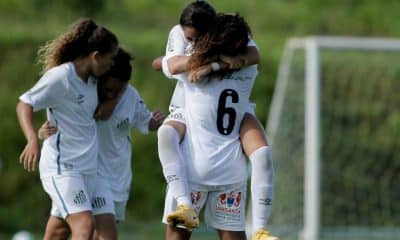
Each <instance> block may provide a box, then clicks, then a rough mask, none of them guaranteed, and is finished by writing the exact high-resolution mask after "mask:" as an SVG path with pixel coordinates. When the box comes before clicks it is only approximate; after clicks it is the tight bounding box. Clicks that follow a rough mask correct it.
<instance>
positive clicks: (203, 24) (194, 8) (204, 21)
mask: <svg viewBox="0 0 400 240" xmlns="http://www.w3.org/2000/svg"><path fill="white" fill-rule="evenodd" d="M216 16H217V12H216V11H215V9H214V8H213V7H212V6H211V5H210V4H209V3H208V2H206V1H200V0H198V1H194V2H192V3H190V4H188V5H187V6H186V7H185V8H184V9H183V10H182V13H181V16H180V19H179V24H180V25H181V26H182V27H185V26H186V27H193V28H194V29H195V30H196V31H197V32H198V33H199V34H200V35H201V34H204V33H206V32H207V31H209V30H210V29H211V28H212V27H213V26H215V20H216Z"/></svg>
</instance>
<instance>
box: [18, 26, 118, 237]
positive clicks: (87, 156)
mask: <svg viewBox="0 0 400 240" xmlns="http://www.w3.org/2000/svg"><path fill="white" fill-rule="evenodd" d="M117 50H118V40H117V38H116V36H115V35H114V34H113V33H112V32H110V31H109V30H108V29H106V28H104V27H102V26H99V25H97V24H96V23H95V22H94V21H93V20H91V19H81V20H79V21H78V22H76V23H75V24H74V25H73V26H72V27H71V29H70V30H68V31H67V32H66V33H64V34H62V35H61V36H60V37H58V38H57V39H55V40H53V41H51V42H49V43H48V44H46V45H45V46H44V47H43V48H41V50H40V55H39V58H40V62H41V63H43V64H44V71H45V73H44V75H43V76H42V77H41V78H40V80H39V81H38V82H37V83H36V84H35V86H33V87H32V88H31V89H30V90H29V91H27V92H25V93H24V94H23V95H22V96H20V102H19V103H18V105H17V115H18V120H19V123H20V126H21V129H22V131H23V133H24V135H25V138H26V139H27V144H26V146H25V148H24V150H23V152H22V153H21V156H20V162H21V164H23V166H24V168H25V169H26V170H27V171H34V170H35V168H36V165H37V162H38V160H39V156H40V162H39V172H40V178H41V181H42V184H43V188H44V190H45V191H46V192H47V194H48V195H49V196H50V198H51V200H52V213H53V212H54V211H58V212H60V213H61V214H62V217H63V218H65V220H66V222H67V223H68V226H69V227H70V229H71V237H72V239H90V238H91V236H92V232H93V229H94V221H93V215H92V206H91V201H90V199H91V198H92V194H93V192H94V190H95V189H94V188H95V183H96V171H97V153H98V136H97V135H98V133H97V127H96V122H95V120H94V119H93V114H94V112H95V110H96V107H97V103H98V97H97V79H96V78H97V77H98V76H101V75H102V74H104V73H105V72H106V71H107V70H108V69H109V68H110V67H111V66H112V64H113V59H114V57H115V55H116V54H117ZM41 109H46V110H47V118H48V120H49V122H50V123H51V124H52V125H54V126H56V127H57V128H58V132H57V134H55V135H53V136H51V137H49V138H48V139H46V140H45V141H44V143H43V146H42V149H41V152H39V140H38V137H37V134H36V131H35V129H34V126H33V112H34V111H38V110H41ZM45 239H49V237H47V236H45Z"/></svg>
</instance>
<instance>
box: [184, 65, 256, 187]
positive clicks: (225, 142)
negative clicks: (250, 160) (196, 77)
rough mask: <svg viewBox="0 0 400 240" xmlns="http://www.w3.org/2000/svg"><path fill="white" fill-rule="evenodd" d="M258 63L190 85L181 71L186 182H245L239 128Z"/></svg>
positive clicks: (244, 164) (247, 103) (245, 171)
mask: <svg viewBox="0 0 400 240" xmlns="http://www.w3.org/2000/svg"><path fill="white" fill-rule="evenodd" d="M256 75H257V66H256V65H253V66H250V67H246V68H242V69H241V70H239V71H236V72H234V73H232V74H230V75H228V76H226V77H225V78H224V79H223V80H217V79H214V80H211V81H206V80H203V81H204V82H203V83H196V84H192V83H189V82H188V81H187V78H186V74H181V78H180V80H183V83H184V86H185V103H186V105H185V115H186V120H187V122H186V129H187V131H186V134H187V137H185V140H184V142H185V147H186V148H187V149H186V150H187V152H186V153H185V154H186V161H185V162H186V165H187V176H189V181H190V182H192V183H196V184H203V185H226V184H233V183H238V182H241V181H245V180H246V177H247V168H246V160H245V156H244V154H243V151H242V148H241V144H240V141H239V129H240V123H241V121H242V118H243V115H244V113H245V112H246V110H247V108H248V105H249V96H250V92H251V89H252V87H253V84H254V80H255V77H256Z"/></svg>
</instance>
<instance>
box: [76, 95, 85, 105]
mask: <svg viewBox="0 0 400 240" xmlns="http://www.w3.org/2000/svg"><path fill="white" fill-rule="evenodd" d="M76 102H77V103H78V104H82V103H84V102H85V95H83V94H79V95H78V97H76Z"/></svg>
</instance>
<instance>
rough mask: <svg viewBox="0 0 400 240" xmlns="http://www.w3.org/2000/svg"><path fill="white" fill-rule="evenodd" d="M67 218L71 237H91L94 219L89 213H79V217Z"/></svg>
mask: <svg viewBox="0 0 400 240" xmlns="http://www.w3.org/2000/svg"><path fill="white" fill-rule="evenodd" d="M68 220H69V221H68ZM68 220H67V221H68V224H69V225H70V228H71V232H72V237H73V238H75V237H76V238H78V239H80V238H82V239H89V238H91V236H92V234H93V231H94V227H95V224H94V219H93V217H92V215H91V214H85V215H80V216H79V217H74V218H73V219H68Z"/></svg>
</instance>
